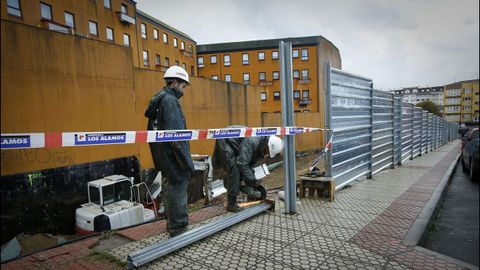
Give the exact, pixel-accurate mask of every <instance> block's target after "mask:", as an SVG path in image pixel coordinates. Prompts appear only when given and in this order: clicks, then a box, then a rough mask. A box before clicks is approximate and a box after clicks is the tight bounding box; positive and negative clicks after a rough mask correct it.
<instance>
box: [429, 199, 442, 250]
mask: <svg viewBox="0 0 480 270" xmlns="http://www.w3.org/2000/svg"><path fill="white" fill-rule="evenodd" d="M443 207H444V206H443V201H442V202H441V203H440V206H439V208H440V210H439V211H438V212H437V214H436V215H435V217H434V218H433V220H432V224H431V225H430V229H429V230H428V233H427V239H426V240H425V247H428V246H430V243H431V241H432V237H433V234H434V233H435V232H438V230H439V228H438V225H437V222H438V219H439V217H440V215H441V213H442V211H443Z"/></svg>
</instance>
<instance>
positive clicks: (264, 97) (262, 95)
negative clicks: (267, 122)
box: [260, 92, 267, 101]
mask: <svg viewBox="0 0 480 270" xmlns="http://www.w3.org/2000/svg"><path fill="white" fill-rule="evenodd" d="M260 100H261V101H266V100H267V92H260Z"/></svg>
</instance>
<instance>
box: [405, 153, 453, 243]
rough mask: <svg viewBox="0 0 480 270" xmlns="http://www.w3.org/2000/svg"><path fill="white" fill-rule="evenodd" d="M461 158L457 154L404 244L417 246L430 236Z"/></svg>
mask: <svg viewBox="0 0 480 270" xmlns="http://www.w3.org/2000/svg"><path fill="white" fill-rule="evenodd" d="M459 158H460V153H458V154H457V156H456V157H455V159H454V161H453V162H452V163H451V164H450V166H449V167H448V169H447V172H446V173H445V175H444V176H443V178H442V180H441V181H440V184H439V185H438V186H437V188H436V189H435V191H434V192H433V194H432V196H431V197H430V199H429V200H428V202H427V203H426V204H425V206H424V207H423V210H422V212H421V213H420V215H418V217H417V219H416V220H415V222H414V223H413V225H412V227H411V228H410V230H409V231H408V234H407V236H406V237H405V238H404V239H403V244H405V245H406V246H409V247H414V246H417V245H418V243H420V241H422V240H425V239H426V237H427V236H428V231H427V228H429V227H430V226H431V223H432V221H433V218H434V217H435V214H436V213H437V212H438V208H439V202H440V201H441V199H442V198H443V196H444V195H445V192H446V190H447V189H446V187H447V186H448V183H449V182H450V180H451V179H452V176H453V173H454V171H455V166H456V165H457V163H458V160H459Z"/></svg>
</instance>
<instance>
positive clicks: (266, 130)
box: [1, 127, 328, 150]
mask: <svg viewBox="0 0 480 270" xmlns="http://www.w3.org/2000/svg"><path fill="white" fill-rule="evenodd" d="M326 130H328V129H324V128H313V127H255V128H221V129H207V130H193V129H187V130H148V131H105V132H53V133H2V134H1V150H8V149H26V148H53V147H67V146H92V145H108V144H132V143H155V142H173V141H191V140H205V139H226V138H244V137H259V136H271V135H297V134H302V133H309V132H316V131H326Z"/></svg>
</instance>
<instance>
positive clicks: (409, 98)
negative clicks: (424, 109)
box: [390, 86, 444, 113]
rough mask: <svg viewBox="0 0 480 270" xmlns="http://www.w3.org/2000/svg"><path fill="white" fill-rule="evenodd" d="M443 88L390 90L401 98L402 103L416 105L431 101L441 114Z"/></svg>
mask: <svg viewBox="0 0 480 270" xmlns="http://www.w3.org/2000/svg"><path fill="white" fill-rule="evenodd" d="M443 90H444V87H443V86H432V87H408V88H402V89H400V90H390V92H391V93H394V94H395V95H397V96H402V99H403V102H408V103H412V104H417V103H419V102H422V101H426V100H431V101H432V102H433V103H435V104H437V105H438V109H439V110H440V112H442V113H443Z"/></svg>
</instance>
